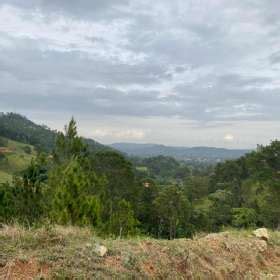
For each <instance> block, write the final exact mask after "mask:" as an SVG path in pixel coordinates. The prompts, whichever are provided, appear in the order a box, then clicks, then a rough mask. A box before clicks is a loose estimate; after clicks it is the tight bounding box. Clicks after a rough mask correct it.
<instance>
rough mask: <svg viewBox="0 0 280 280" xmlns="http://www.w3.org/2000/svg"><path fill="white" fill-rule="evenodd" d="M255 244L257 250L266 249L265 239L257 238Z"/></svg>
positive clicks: (263, 250)
mask: <svg viewBox="0 0 280 280" xmlns="http://www.w3.org/2000/svg"><path fill="white" fill-rule="evenodd" d="M255 246H256V248H257V249H258V251H259V252H261V253H263V252H265V251H266V250H267V243H266V241H265V240H257V241H256V242H255Z"/></svg>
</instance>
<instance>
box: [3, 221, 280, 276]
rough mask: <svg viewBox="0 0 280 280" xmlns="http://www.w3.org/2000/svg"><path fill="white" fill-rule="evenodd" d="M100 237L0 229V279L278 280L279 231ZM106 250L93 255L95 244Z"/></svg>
mask: <svg viewBox="0 0 280 280" xmlns="http://www.w3.org/2000/svg"><path fill="white" fill-rule="evenodd" d="M270 235H271V237H270V239H269V242H268V243H266V241H264V240H259V239H257V238H256V237H253V236H252V234H251V231H239V232H238V231H232V232H231V231H229V232H223V233H219V234H209V235H204V236H200V237H199V236H198V237H194V238H193V239H176V240H172V241H168V240H155V239H151V238H141V237H139V238H134V239H123V240H119V239H115V240H113V239H101V238H99V237H97V236H96V235H95V234H94V232H92V230H90V229H88V228H77V227H58V226H55V227H51V228H41V229H36V230H35V229H33V230H32V229H31V230H26V229H23V228H20V227H18V226H17V227H11V226H3V227H2V229H0V247H1V254H0V279H45V278H48V279H213V280H214V279H254V280H255V279H279V277H280V235H279V233H278V232H271V233H270ZM100 245H103V246H105V247H106V248H107V249H108V251H107V253H106V254H105V255H104V256H102V257H101V256H100V255H98V251H97V250H96V248H97V247H98V246H100Z"/></svg>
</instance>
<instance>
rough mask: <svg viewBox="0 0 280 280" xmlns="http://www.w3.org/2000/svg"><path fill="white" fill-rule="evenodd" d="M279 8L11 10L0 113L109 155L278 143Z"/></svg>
mask: <svg viewBox="0 0 280 280" xmlns="http://www.w3.org/2000/svg"><path fill="white" fill-rule="evenodd" d="M279 105H280V1H279V0H172V1H170V0H153V1H150V0H80V1H76V0H1V2H0V111H3V112H11V111H12V112H17V113H20V114H23V115H25V116H27V117H28V118H31V119H32V120H34V121H36V122H38V123H41V124H46V125H48V126H49V127H51V128H54V129H58V130H62V129H63V127H64V125H65V124H66V123H67V122H68V121H69V119H70V118H71V116H74V117H75V118H76V120H77V122H78V127H79V132H80V134H81V135H83V136H86V137H90V138H94V139H95V140H98V141H100V142H102V143H105V144H109V143H113V142H135V143H160V144H165V145H173V146H216V147H226V148H254V147H256V145H257V144H268V143H269V142H270V140H273V139H276V138H280V110H279Z"/></svg>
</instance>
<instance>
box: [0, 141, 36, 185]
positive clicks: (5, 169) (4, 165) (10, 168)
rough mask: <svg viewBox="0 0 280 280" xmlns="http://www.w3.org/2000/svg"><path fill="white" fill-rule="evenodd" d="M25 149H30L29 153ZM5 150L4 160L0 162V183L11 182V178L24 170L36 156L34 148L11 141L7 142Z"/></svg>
mask: <svg viewBox="0 0 280 280" xmlns="http://www.w3.org/2000/svg"><path fill="white" fill-rule="evenodd" d="M7 140H8V139H7ZM26 147H29V148H30V151H31V153H27V152H26V150H25V149H26ZM5 148H7V152H5V153H4V156H5V158H4V159H1V160H0V183H4V182H6V181H11V180H12V176H13V175H14V174H16V173H18V172H20V171H22V170H24V169H25V168H26V167H27V166H28V164H29V163H30V161H31V159H32V158H33V157H34V156H35V155H36V152H35V150H34V147H32V146H30V145H27V144H22V143H19V142H16V141H12V140H8V142H7V145H6V146H5Z"/></svg>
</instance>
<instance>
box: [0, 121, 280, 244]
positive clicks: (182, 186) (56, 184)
mask: <svg viewBox="0 0 280 280" xmlns="http://www.w3.org/2000/svg"><path fill="white" fill-rule="evenodd" d="M279 155H280V142H278V141H274V142H272V144H271V145H270V146H267V147H259V148H258V150H257V151H256V152H252V153H250V154H248V155H246V156H244V157H242V158H240V159H238V160H233V161H227V162H225V163H221V164H218V165H217V166H216V167H215V168H209V167H207V168H201V167H199V168H196V167H194V166H187V165H186V164H183V163H178V162H176V161H174V160H173V159H172V158H165V157H156V158H152V159H146V160H141V161H140V160H139V159H138V160H137V159H134V160H133V164H132V163H131V162H130V161H129V160H127V159H126V158H125V157H124V156H123V155H121V154H120V153H118V152H116V151H113V150H102V151H98V152H95V153H93V152H92V151H91V150H90V149H89V146H88V145H87V144H86V143H85V141H83V139H82V138H81V137H79V136H78V135H77V127H76V123H75V121H74V120H73V119H72V120H71V121H70V123H69V125H68V126H67V127H66V129H65V133H58V134H57V136H56V141H55V145H54V148H53V150H52V152H51V153H47V154H46V153H39V154H38V156H37V158H36V159H34V160H33V161H32V162H31V164H30V166H29V167H28V168H27V170H25V171H24V172H23V173H22V175H21V176H17V177H15V178H14V181H13V183H11V184H8V183H7V184H2V185H1V186H0V222H3V223H10V222H14V221H17V222H20V223H23V224H28V225H41V224H45V223H53V224H63V225H64V224H71V225H78V226H84V225H90V226H92V227H93V228H94V229H95V230H96V231H97V232H99V233H100V234H104V235H111V236H119V237H123V236H128V235H134V234H147V235H152V236H154V237H158V238H170V239H171V238H177V237H187V236H191V235H192V234H193V233H195V232H197V231H218V230H220V229H221V228H222V227H224V226H235V227H254V226H262V225H263V226H267V227H271V228H276V227H278V225H279V217H280V215H279V214H280V203H279V202H280V190H279V188H280V184H279V179H280V171H279V170H280V157H279ZM139 167H140V169H139ZM170 178H173V179H174V181H173V182H172V180H171V181H170Z"/></svg>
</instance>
